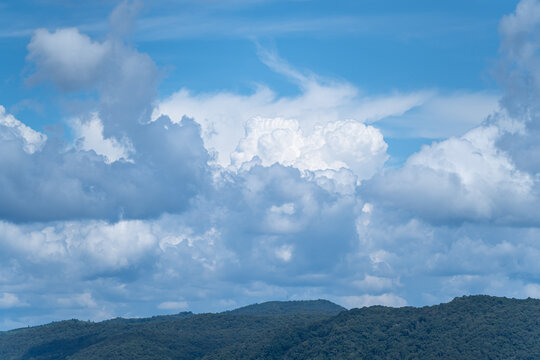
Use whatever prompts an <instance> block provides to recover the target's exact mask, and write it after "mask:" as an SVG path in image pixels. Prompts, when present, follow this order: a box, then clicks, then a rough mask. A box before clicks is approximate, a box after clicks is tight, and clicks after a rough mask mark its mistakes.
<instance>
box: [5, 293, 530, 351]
mask: <svg viewBox="0 0 540 360" xmlns="http://www.w3.org/2000/svg"><path fill="white" fill-rule="evenodd" d="M315 309H319V310H320V313H316V312H315ZM342 310H343V309H342V308H341V307H340V306H338V305H335V304H332V303H330V302H328V301H325V300H316V301H300V302H297V301H294V302H269V303H263V304H255V305H250V306H246V307H243V308H240V309H236V310H233V311H229V312H225V313H221V314H199V315H193V314H191V313H181V314H177V315H171V316H158V317H153V318H148V319H113V320H109V321H104V322H100V323H93V322H85V321H78V320H69V321H61V322H55V323H51V324H48V325H43V326H37V327H32V328H24V329H18V330H13V331H7V332H0V359H2V360H4V359H5V360H19V359H25V360H30V359H33V360H53V359H54V360H62V359H70V360H78V359H85V360H94V359H112V360H114V359H126V360H127V359H129V360H143V359H144V360H154V359H155V360H163V359H171V360H172V359H207V360H208V359H540V300H535V299H526V300H516V299H507V298H499V297H490V296H468V297H461V298H456V299H454V300H453V301H451V302H450V303H447V304H441V305H436V306H429V307H422V308H413V307H403V308H389V307H383V306H372V307H367V308H362V309H353V310H349V311H345V310H343V311H342ZM332 311H333V313H332ZM331 313H332V314H331Z"/></svg>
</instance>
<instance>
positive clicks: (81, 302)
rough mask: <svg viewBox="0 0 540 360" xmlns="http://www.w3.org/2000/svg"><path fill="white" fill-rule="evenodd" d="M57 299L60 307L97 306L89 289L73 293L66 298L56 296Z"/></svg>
mask: <svg viewBox="0 0 540 360" xmlns="http://www.w3.org/2000/svg"><path fill="white" fill-rule="evenodd" d="M57 301H58V304H60V305H61V306H62V307H83V308H95V307H96V306H97V303H96V301H95V300H94V298H93V297H92V293H90V292H89V291H86V292H84V293H82V294H75V295H72V296H71V297H68V298H58V300H57Z"/></svg>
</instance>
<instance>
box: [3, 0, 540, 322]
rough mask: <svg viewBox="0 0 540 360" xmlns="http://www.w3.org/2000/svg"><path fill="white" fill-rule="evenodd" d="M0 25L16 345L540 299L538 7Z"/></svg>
mask: <svg viewBox="0 0 540 360" xmlns="http://www.w3.org/2000/svg"><path fill="white" fill-rule="evenodd" d="M0 24H2V25H0V50H1V53H2V56H1V57H0V330H8V329H14V328H18V327H25V326H28V325H37V324H44V323H47V322H50V321H55V320H62V319H71V318H78V319H81V320H92V321H100V320H104V319H109V318H114V317H118V316H121V317H143V316H152V315H158V314H172V313H178V312H180V311H193V312H217V311H223V310H229V309H232V308H235V307H239V306H243V305H246V304H251V303H256V302H263V301H269V300H301V299H319V298H324V299H328V300H331V301H334V302H336V303H338V304H340V305H343V306H345V307H347V308H354V307H362V306H370V305H376V304H380V305H386V306H405V305H412V306H423V305H431V304H438V303H441V302H446V301H449V300H451V299H452V298H454V297H456V296H462V295H469V294H489V295H497V296H507V297H517V298H526V297H536V298H539V297H540V265H539V262H538V258H539V257H540V216H539V213H538V210H537V209H538V208H540V193H539V190H540V145H539V144H540V141H539V140H540V101H539V100H538V99H540V96H539V95H540V1H537V0H521V1H514V0H512V1H511V0H504V1H503V0H489V1H488V0H467V1H461V0H456V1H452V2H442V1H437V2H435V1H428V0H413V1H407V2H403V1H399V0H377V1H375V0H362V1H345V0H344V1H332V2H328V1H322V0H252V1H248V0H183V1H169V0H163V1H112V0H98V1H93V2H77V1H68V0H21V1H6V0H4V1H0ZM537 107H538V109H537Z"/></svg>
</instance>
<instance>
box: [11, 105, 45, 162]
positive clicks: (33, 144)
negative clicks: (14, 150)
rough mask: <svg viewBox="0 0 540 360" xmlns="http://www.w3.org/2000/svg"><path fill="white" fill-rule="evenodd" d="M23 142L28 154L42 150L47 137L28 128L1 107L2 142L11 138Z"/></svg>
mask: <svg viewBox="0 0 540 360" xmlns="http://www.w3.org/2000/svg"><path fill="white" fill-rule="evenodd" d="M13 136H14V137H15V138H18V139H21V140H22V141H23V149H24V151H25V152H27V153H28V154H33V153H34V152H36V151H39V150H41V148H43V145H44V144H45V142H46V141H47V136H46V135H45V134H42V133H40V132H38V131H35V130H34V129H32V128H30V127H28V126H26V125H25V124H23V123H22V122H20V121H19V120H17V119H15V117H14V116H13V115H11V114H7V113H6V109H5V108H4V107H3V106H2V105H0V140H2V141H6V140H9V139H10V138H11V137H13Z"/></svg>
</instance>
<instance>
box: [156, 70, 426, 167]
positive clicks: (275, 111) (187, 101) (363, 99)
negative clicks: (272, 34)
mask: <svg viewBox="0 0 540 360" xmlns="http://www.w3.org/2000/svg"><path fill="white" fill-rule="evenodd" d="M267 62H268V61H267ZM276 63H277V64H276ZM270 66H271V67H272V68H273V69H274V70H275V71H277V72H279V73H282V74H284V75H285V76H287V77H288V78H289V79H292V81H293V82H295V83H297V85H298V86H299V88H300V90H301V93H300V95H298V96H293V97H279V96H278V95H277V94H275V93H274V92H273V91H272V90H271V89H269V88H267V87H265V86H259V87H258V88H257V89H256V91H255V92H254V93H253V94H250V95H240V94H234V93H228V92H222V93H203V94H193V93H191V92H190V91H189V90H188V89H181V90H180V91H178V92H176V93H174V94H173V95H171V96H169V97H168V98H166V99H164V100H162V101H160V102H159V104H158V105H157V106H156V108H155V109H154V111H153V115H152V117H153V118H154V119H157V118H158V117H159V116H162V115H167V116H169V117H170V118H171V119H173V121H175V119H181V118H182V117H183V116H188V117H191V118H193V119H194V120H195V121H197V122H198V123H199V124H200V125H201V128H202V137H203V140H204V143H205V146H206V148H207V149H208V150H209V151H211V152H213V153H215V156H216V163H217V164H219V165H221V166H223V167H227V166H229V165H230V164H231V163H232V164H233V165H239V164H238V162H241V161H243V160H244V159H246V158H249V157H250V155H251V153H252V152H253V151H254V149H253V148H251V150H249V151H250V152H249V153H248V154H238V153H237V152H238V150H241V149H238V146H239V144H240V143H241V144H240V147H242V146H247V143H249V142H254V141H255V142H256V139H254V137H256V136H258V134H259V133H260V132H263V133H265V132H269V131H272V130H278V133H282V134H283V135H284V136H289V137H294V138H295V139H296V140H295V141H297V142H298V141H306V142H315V141H317V142H318V143H319V144H318V145H316V146H318V147H323V146H324V145H325V144H324V141H325V140H326V139H325V135H324V129H325V128H327V127H328V126H330V127H332V126H333V127H334V129H332V130H330V128H329V130H330V131H336V128H343V129H345V128H347V127H349V128H353V127H354V128H355V129H352V130H353V131H355V133H356V134H357V135H359V136H360V139H359V140H358V143H361V142H366V143H371V142H372V141H373V143H374V149H373V150H374V151H381V150H383V149H379V150H377V149H376V148H377V147H378V146H381V144H379V143H381V141H382V138H381V139H380V140H379V139H374V140H371V137H375V138H376V137H378V136H380V132H379V131H378V130H376V129H375V128H373V127H371V126H369V125H365V123H367V122H374V121H377V120H379V119H381V118H384V117H387V116H390V115H399V114H403V113H404V112H406V111H407V110H410V109H411V108H413V107H415V106H418V105H420V104H422V102H423V101H425V99H427V98H428V97H429V96H430V95H431V93H430V92H422V91H420V92H416V93H410V94H399V93H396V94H391V95H387V96H378V97H369V96H361V95H360V91H359V90H358V89H357V88H356V87H354V86H353V85H351V84H349V83H346V82H336V81H328V80H325V79H320V78H318V77H314V76H306V75H303V74H301V73H299V72H298V71H297V70H296V69H293V68H291V67H290V66H289V65H288V64H286V63H284V62H283V61H282V60H280V59H279V60H273V61H272V62H271V63H270ZM330 123H335V125H329V124H330ZM355 123H358V124H356V125H353V124H355ZM364 128H365V129H366V130H363V129H364ZM280 129H282V130H285V131H284V132H283V131H281V130H280ZM337 132H339V131H337ZM336 136H337V134H336ZM246 138H247V139H246ZM332 138H335V137H332ZM287 141H288V140H286V139H283V140H282V142H287ZM375 143H377V145H375ZM334 145H335V144H334ZM351 145H352V146H353V147H354V146H358V144H356V145H354V144H351ZM343 146H345V144H343ZM304 150H305V151H308V150H309V148H306V149H292V148H291V149H283V151H284V152H283V153H282V154H280V155H279V156H280V157H281V158H283V159H284V162H283V163H284V164H285V163H287V161H288V160H290V159H291V157H292V156H296V157H302V156H304V155H305V156H309V155H307V154H304V153H303V152H302V153H298V152H299V151H304ZM349 150H350V151H356V150H357V149H353V148H351V149H349ZM384 150H385V149H384ZM276 152H277V150H276ZM293 153H295V154H296V155H293ZM339 155H342V154H337V153H336V154H334V156H338V158H337V159H335V160H334V161H336V162H337V161H344V160H343V159H341V158H339ZM264 156H265V154H260V157H261V158H263V157H264ZM275 156H277V155H275ZM378 156H379V154H376V156H375V157H378ZM382 157H383V158H384V156H382ZM349 160H350V159H349ZM328 161H332V160H328ZM379 161H380V158H379ZM383 162H384V160H383ZM368 172H369V171H368ZM362 175H363V174H362Z"/></svg>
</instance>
